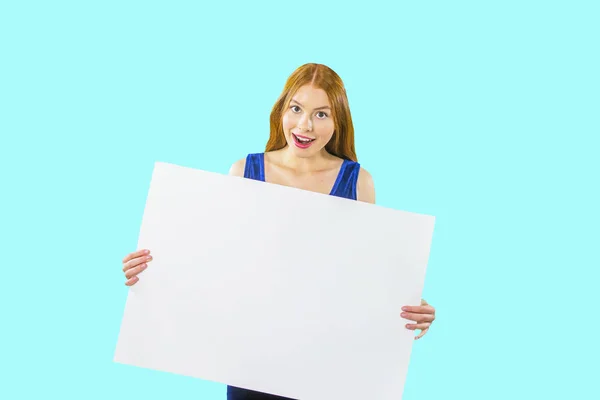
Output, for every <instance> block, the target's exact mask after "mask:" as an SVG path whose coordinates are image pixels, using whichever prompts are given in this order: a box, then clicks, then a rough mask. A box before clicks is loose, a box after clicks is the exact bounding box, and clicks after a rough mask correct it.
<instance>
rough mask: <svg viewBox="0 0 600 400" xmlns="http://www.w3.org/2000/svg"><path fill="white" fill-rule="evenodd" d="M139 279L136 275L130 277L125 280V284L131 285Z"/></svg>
mask: <svg viewBox="0 0 600 400" xmlns="http://www.w3.org/2000/svg"><path fill="white" fill-rule="evenodd" d="M139 280H140V278H138V277H137V276H134V277H133V278H131V279H128V280H127V282H125V285H127V286H133V285H135V284H136V283H137V281H139Z"/></svg>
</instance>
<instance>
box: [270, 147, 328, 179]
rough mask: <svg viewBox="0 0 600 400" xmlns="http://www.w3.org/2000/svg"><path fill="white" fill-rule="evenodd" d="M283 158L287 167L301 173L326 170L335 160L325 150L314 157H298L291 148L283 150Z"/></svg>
mask: <svg viewBox="0 0 600 400" xmlns="http://www.w3.org/2000/svg"><path fill="white" fill-rule="evenodd" d="M281 156H282V157H281V162H282V163H283V164H284V165H285V166H286V167H288V168H290V169H294V170H296V171H298V172H301V173H304V172H312V171H316V170H320V169H324V168H325V166H326V165H327V163H328V162H331V160H332V158H333V157H332V156H331V154H329V153H328V152H327V151H326V150H325V149H323V150H321V151H320V152H319V153H317V154H315V155H314V156H312V157H298V156H296V155H295V154H294V152H293V150H292V149H290V147H289V146H287V147H286V148H284V149H283V151H282V154H281Z"/></svg>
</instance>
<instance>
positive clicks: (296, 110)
mask: <svg viewBox="0 0 600 400" xmlns="http://www.w3.org/2000/svg"><path fill="white" fill-rule="evenodd" d="M291 108H292V111H293V112H295V113H297V112H300V107H298V106H292V107H291Z"/></svg>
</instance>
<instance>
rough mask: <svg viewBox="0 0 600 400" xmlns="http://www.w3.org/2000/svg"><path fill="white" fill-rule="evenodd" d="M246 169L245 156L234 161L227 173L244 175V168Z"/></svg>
mask: <svg viewBox="0 0 600 400" xmlns="http://www.w3.org/2000/svg"><path fill="white" fill-rule="evenodd" d="M245 169H246V158H242V159H240V160H237V161H236V162H234V163H233V164H232V165H231V167H230V168H229V175H233V176H241V177H243V176H244V170H245Z"/></svg>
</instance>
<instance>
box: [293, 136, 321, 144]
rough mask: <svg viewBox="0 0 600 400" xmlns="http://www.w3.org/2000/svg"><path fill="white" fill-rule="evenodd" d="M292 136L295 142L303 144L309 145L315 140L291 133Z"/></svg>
mask: <svg viewBox="0 0 600 400" xmlns="http://www.w3.org/2000/svg"><path fill="white" fill-rule="evenodd" d="M292 136H293V137H294V141H295V142H296V143H298V144H300V145H303V146H306V145H309V144H310V143H312V142H314V141H315V139H311V138H308V137H306V136H299V135H296V134H294V133H292Z"/></svg>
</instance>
